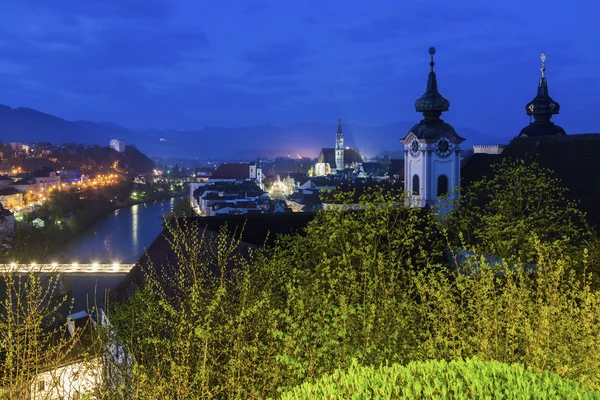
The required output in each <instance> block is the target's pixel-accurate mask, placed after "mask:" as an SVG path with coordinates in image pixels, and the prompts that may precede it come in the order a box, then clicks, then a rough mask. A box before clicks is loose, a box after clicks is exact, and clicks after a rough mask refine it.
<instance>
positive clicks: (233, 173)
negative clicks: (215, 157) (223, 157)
mask: <svg viewBox="0 0 600 400" xmlns="http://www.w3.org/2000/svg"><path fill="white" fill-rule="evenodd" d="M248 178H250V165H249V164H240V163H223V164H221V165H219V168H217V169H216V170H215V172H213V174H212V175H211V177H210V179H240V180H241V179H248Z"/></svg>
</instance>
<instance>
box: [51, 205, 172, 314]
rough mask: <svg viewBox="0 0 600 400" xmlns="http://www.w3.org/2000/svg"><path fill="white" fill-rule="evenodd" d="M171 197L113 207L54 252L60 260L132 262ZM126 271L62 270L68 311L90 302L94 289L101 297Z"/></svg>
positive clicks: (149, 241) (158, 223) (156, 228)
mask: <svg viewBox="0 0 600 400" xmlns="http://www.w3.org/2000/svg"><path fill="white" fill-rule="evenodd" d="M174 204H175V199H168V200H160V201H155V202H151V203H144V204H138V205H134V206H131V207H127V208H122V209H119V210H116V211H114V212H112V213H110V214H109V215H107V216H106V217H104V218H102V219H101V220H99V221H97V222H96V223H94V224H93V225H92V226H90V227H89V228H88V229H86V230H85V231H83V232H82V233H81V235H80V236H79V237H77V238H76V239H74V240H73V241H72V242H71V243H69V245H68V246H67V247H66V250H63V251H61V254H60V255H57V256H56V260H57V261H58V260H61V259H62V260H64V261H63V262H64V263H68V264H70V263H75V262H77V263H80V264H92V263H115V262H118V263H126V264H135V263H136V262H137V261H138V260H139V259H140V257H141V256H142V255H143V254H144V252H145V250H146V249H147V248H148V247H149V246H150V245H151V244H152V242H154V240H155V239H156V238H157V237H158V235H159V234H160V233H161V232H162V230H163V220H162V219H161V216H162V215H164V214H166V213H168V212H169V211H170V210H171V209H172V208H173V205H174ZM125 275H126V274H97V275H94V274H84V273H82V274H62V276H61V288H62V291H63V293H66V294H68V295H69V297H72V298H74V300H75V304H74V307H73V310H72V312H77V311H80V310H84V309H87V308H89V307H88V306H91V305H93V301H94V293H96V297H98V298H100V299H102V298H103V297H104V296H105V294H106V291H107V290H109V289H112V288H114V287H116V286H117V285H118V284H119V283H120V282H121V280H122V279H123V278H124V277H125Z"/></svg>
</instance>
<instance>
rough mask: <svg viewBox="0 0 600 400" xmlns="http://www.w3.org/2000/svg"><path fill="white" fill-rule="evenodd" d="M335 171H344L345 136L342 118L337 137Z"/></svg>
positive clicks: (339, 119) (339, 120)
mask: <svg viewBox="0 0 600 400" xmlns="http://www.w3.org/2000/svg"><path fill="white" fill-rule="evenodd" d="M335 169H336V170H338V171H343V170H344V134H343V133H342V118H338V126H337V133H336V135H335Z"/></svg>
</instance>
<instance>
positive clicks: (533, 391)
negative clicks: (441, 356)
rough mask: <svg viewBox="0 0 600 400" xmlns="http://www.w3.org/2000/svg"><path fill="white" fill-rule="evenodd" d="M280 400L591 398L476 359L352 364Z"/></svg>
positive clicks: (556, 380) (574, 387)
mask: <svg viewBox="0 0 600 400" xmlns="http://www.w3.org/2000/svg"><path fill="white" fill-rule="evenodd" d="M281 398H282V399H289V400H291V399H397V398H405V399H431V398H443V399H473V398H490V399H491V398H494V399H520V398H523V399H532V398H533V399H588V398H589V399H591V398H600V393H598V392H586V391H584V390H583V389H581V388H580V387H579V385H578V384H577V383H576V382H573V381H569V380H566V379H563V378H561V377H560V376H558V375H555V374H550V373H548V372H544V373H542V374H537V373H535V372H532V371H530V370H527V369H526V368H525V367H524V366H523V365H520V364H512V365H509V364H504V363H501V362H497V361H488V362H483V361H480V360H478V359H477V358H473V359H467V360H464V361H463V360H458V361H451V362H449V363H448V362H446V361H427V362H411V363H410V364H408V365H407V366H402V365H400V364H392V365H391V366H381V367H379V368H377V369H376V368H373V367H363V366H360V365H358V362H357V361H356V360H355V361H354V362H353V364H352V365H351V367H350V369H349V370H348V371H347V372H346V371H343V370H336V371H334V372H333V373H332V374H331V375H325V376H323V377H321V378H320V379H319V380H317V381H316V382H314V383H304V384H302V385H300V386H297V387H295V388H294V389H293V390H291V391H289V392H286V393H284V394H283V395H282V396H281Z"/></svg>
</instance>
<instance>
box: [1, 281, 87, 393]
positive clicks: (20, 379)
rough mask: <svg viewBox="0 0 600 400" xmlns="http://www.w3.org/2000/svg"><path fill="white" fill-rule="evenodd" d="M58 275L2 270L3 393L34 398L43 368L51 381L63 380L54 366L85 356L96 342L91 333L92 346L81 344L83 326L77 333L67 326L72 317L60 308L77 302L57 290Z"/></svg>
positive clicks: (50, 383)
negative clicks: (16, 272) (61, 312)
mask: <svg viewBox="0 0 600 400" xmlns="http://www.w3.org/2000/svg"><path fill="white" fill-rule="evenodd" d="M59 280H60V277H59V276H58V275H53V276H42V275H41V274H38V273H30V274H29V275H17V274H12V273H1V274H0V332H1V334H0V388H2V390H4V393H3V392H2V390H0V395H1V396H0V397H1V398H8V399H24V398H32V393H31V389H32V387H35V386H34V383H35V382H36V377H37V376H38V374H40V373H42V372H46V373H47V374H48V377H49V378H50V381H48V384H49V386H51V387H52V386H54V385H59V384H60V376H58V375H56V374H55V372H56V371H57V370H56V368H57V367H58V366H59V365H61V364H63V363H65V362H67V361H68V360H72V359H73V357H75V356H80V357H84V358H85V357H86V356H87V355H88V353H87V352H88V351H89V350H91V349H93V346H94V344H95V341H94V340H93V338H90V337H86V343H87V344H88V347H86V348H83V349H82V348H81V347H80V344H81V342H82V341H83V339H84V335H85V332H86V329H85V327H83V328H78V329H75V330H74V331H73V335H70V334H69V333H68V331H67V323H68V322H67V321H66V319H65V318H63V317H61V315H60V313H59V309H60V308H61V307H63V308H64V307H66V309H67V311H68V312H69V313H70V311H71V309H72V305H73V304H72V302H71V303H69V302H68V301H67V298H66V296H61V295H60V294H59V293H58V286H59ZM63 311H64V310H63ZM48 371H49V372H48ZM81 372H82V373H85V370H84V368H81ZM46 379H48V378H46ZM34 390H35V389H34ZM48 390H50V387H49V388H48ZM36 398H39V397H36Z"/></svg>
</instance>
